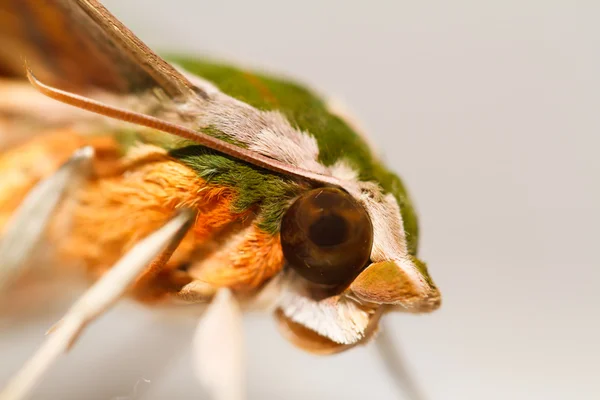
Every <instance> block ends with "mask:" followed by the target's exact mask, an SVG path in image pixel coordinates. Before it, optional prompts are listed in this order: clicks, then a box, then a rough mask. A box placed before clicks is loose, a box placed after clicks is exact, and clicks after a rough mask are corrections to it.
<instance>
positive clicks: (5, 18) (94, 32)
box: [0, 0, 201, 101]
mask: <svg viewBox="0 0 600 400" xmlns="http://www.w3.org/2000/svg"><path fill="white" fill-rule="evenodd" d="M23 57H25V58H26V59H27V62H28V63H29V64H30V65H31V68H32V69H33V70H34V71H35V73H36V76H38V77H39V78H40V79H42V80H44V81H46V82H47V83H50V84H52V85H55V86H60V87H62V88H65V89H76V88H86V87H97V88H101V89H104V90H106V91H109V92H113V93H136V92H142V91H147V90H153V89H155V88H158V89H161V90H162V91H163V92H164V93H165V94H166V95H167V96H168V97H170V98H172V99H176V100H178V101H186V100H187V99H190V98H193V97H197V96H198V94H199V91H198V89H197V88H195V87H194V85H192V84H191V83H190V82H189V81H188V79H186V78H185V77H184V76H183V75H182V74H180V73H179V72H177V71H176V70H175V69H174V68H173V67H172V66H171V65H170V64H169V63H167V62H166V61H165V60H163V59H162V58H160V57H159V56H158V55H156V54H155V53H154V52H153V51H152V50H150V49H149V48H148V47H147V46H146V45H145V44H144V43H142V41H141V40H139V39H138V38H137V37H136V36H135V35H134V34H133V33H132V32H131V31H130V30H129V29H128V28H127V27H125V26H124V25H123V24H122V23H121V22H120V21H118V20H117V19H116V18H115V17H114V16H113V15H112V14H111V13H110V12H109V11H108V10H107V9H106V8H105V7H104V6H103V5H101V4H100V3H99V2H98V1H96V0H0V75H8V76H23V75H24V72H25V70H24V67H23V60H22V58H23ZM200 94H201V93H200Z"/></svg>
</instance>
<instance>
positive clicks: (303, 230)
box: [281, 188, 373, 285]
mask: <svg viewBox="0 0 600 400" xmlns="http://www.w3.org/2000/svg"><path fill="white" fill-rule="evenodd" d="M372 245H373V226H372V225H371V219H370V218H369V215H368V214H367V211H366V210H365V209H364V207H363V206H361V205H360V204H359V203H358V202H357V201H356V200H354V198H352V196H350V195H349V194H348V193H346V192H344V191H342V190H340V189H336V188H321V189H314V190H312V191H310V192H308V193H306V194H304V195H302V196H300V197H299V198H298V199H297V200H296V201H295V202H294V203H293V204H292V206H291V207H290V208H289V209H288V210H287V212H286V213H285V215H284V216H283V220H282V222H281V246H282V248H283V254H284V256H285V258H286V259H287V261H288V262H289V263H290V265H291V266H292V268H294V269H295V270H296V272H298V273H299V274H300V275H302V276H303V277H304V278H306V279H308V280H309V281H311V282H314V283H320V284H326V285H339V284H345V283H349V282H350V281H351V280H352V279H354V278H355V277H356V276H357V275H358V274H359V273H360V271H362V269H363V268H364V267H365V265H366V264H367V261H369V256H370V255H371V246H372Z"/></svg>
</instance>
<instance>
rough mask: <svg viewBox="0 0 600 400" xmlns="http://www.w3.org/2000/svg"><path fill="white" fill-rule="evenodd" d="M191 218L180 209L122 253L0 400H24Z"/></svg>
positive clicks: (180, 235)
mask: <svg viewBox="0 0 600 400" xmlns="http://www.w3.org/2000/svg"><path fill="white" fill-rule="evenodd" d="M194 218H195V214H194V213H193V212H191V211H189V210H183V211H182V212H180V213H178V214H177V215H176V216H175V217H173V218H172V219H171V220H170V221H169V222H167V223H166V224H165V225H164V226H163V227H162V228H160V229H159V230H157V231H155V232H154V233H152V234H150V235H148V236H147V237H146V238H145V239H143V240H141V241H140V242H139V243H138V244H136V245H135V246H134V247H133V248H132V249H131V250H130V251H129V252H128V253H126V254H125V255H124V256H123V257H122V258H121V259H120V260H119V261H118V262H117V263H116V264H115V265H114V266H113V267H112V268H111V269H110V270H108V271H107V272H106V273H105V274H104V275H103V276H102V277H101V278H100V279H99V280H98V281H97V282H96V283H95V284H94V285H93V286H92V287H91V288H90V289H89V290H88V291H86V292H85V293H84V294H83V295H82V296H81V297H80V298H79V299H78V300H77V301H76V302H75V304H74V305H73V306H72V307H71V308H70V309H69V311H67V313H66V315H65V316H64V317H63V318H62V319H61V320H60V321H59V322H58V324H57V325H55V327H54V328H53V329H52V330H51V332H49V336H48V338H47V339H46V341H45V342H44V343H43V344H42V345H41V346H40V348H39V349H38V351H37V352H36V353H35V354H34V355H33V357H31V358H30V359H29V360H28V361H27V363H26V364H25V365H24V366H23V368H22V369H21V370H20V371H19V372H18V373H17V374H16V375H15V376H14V377H13V378H12V379H11V380H10V381H9V382H8V384H7V386H6V387H5V388H4V389H3V391H2V392H0V400H19V399H23V398H25V397H26V396H27V394H28V393H29V392H30V391H31V390H32V389H33V388H34V386H35V385H36V384H37V383H38V382H39V381H40V379H41V377H42V375H43V374H44V373H45V372H46V370H47V369H48V368H49V367H50V366H51V365H52V363H53V362H54V361H56V359H57V358H58V356H59V355H60V354H62V353H63V352H65V351H66V350H68V349H69V348H70V346H71V345H72V344H73V343H74V341H75V340H76V339H77V337H78V336H79V334H80V333H81V331H82V330H83V329H84V328H85V326H86V325H87V324H88V323H89V322H91V321H92V320H93V319H95V318H96V317H98V316H99V315H101V314H102V313H103V312H105V311H106V310H107V309H108V308H109V307H110V306H111V305H112V304H114V303H115V302H116V301H117V300H118V299H119V298H120V297H121V296H122V295H123V293H124V292H125V291H126V290H127V289H128V287H129V286H130V285H131V284H132V283H133V282H134V281H135V280H136V278H137V277H138V276H139V275H140V273H142V272H143V271H144V270H145V269H146V268H147V267H148V264H150V262H151V261H152V260H154V259H155V258H156V257H157V256H159V255H160V254H161V253H162V252H163V251H164V250H165V249H166V250H167V251H169V249H170V248H171V247H172V246H173V245H174V243H178V242H179V241H180V240H181V239H182V238H183V236H184V235H185V234H186V233H187V231H188V230H189V228H190V226H191V225H192V223H193V221H194Z"/></svg>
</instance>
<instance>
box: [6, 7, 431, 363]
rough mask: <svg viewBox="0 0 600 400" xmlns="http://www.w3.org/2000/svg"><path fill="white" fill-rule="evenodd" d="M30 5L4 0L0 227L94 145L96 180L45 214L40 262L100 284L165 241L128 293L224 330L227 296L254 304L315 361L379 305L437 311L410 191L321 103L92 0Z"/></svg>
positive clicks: (294, 86) (355, 331)
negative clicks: (141, 29)
mask: <svg viewBox="0 0 600 400" xmlns="http://www.w3.org/2000/svg"><path fill="white" fill-rule="evenodd" d="M33 3H34V2H30V1H23V2H18V5H17V0H4V1H0V18H2V16H6V15H16V16H18V18H17V19H16V20H14V21H18V23H17V24H13V25H6V24H5V25H2V24H0V45H2V44H3V43H4V44H9V45H10V47H11V48H15V49H20V51H21V52H22V53H23V55H24V56H25V57H26V58H27V60H28V64H27V66H26V68H24V69H23V68H21V65H20V64H18V63H16V62H15V60H14V56H13V53H11V52H4V53H2V52H0V73H2V74H4V75H5V77H4V78H2V79H1V80H0V151H1V152H0V176H1V177H2V179H0V233H1V232H5V231H7V229H6V226H9V225H10V223H11V221H12V220H11V218H12V215H13V214H15V212H16V210H18V209H19V207H20V203H21V201H24V199H26V198H27V196H28V193H31V192H32V191H34V190H33V189H34V188H35V187H37V185H40V182H42V183H43V182H45V181H47V180H52V179H55V178H54V177H56V176H57V174H58V172H57V171H59V169H60V168H61V165H64V164H65V163H66V162H68V160H69V159H70V158H71V157H72V155H73V154H74V153H75V152H76V151H78V149H81V148H82V147H86V146H87V147H88V148H90V149H92V150H93V154H94V157H93V160H92V162H91V164H92V166H91V173H90V174H88V175H87V178H86V179H85V180H84V181H82V182H79V183H78V184H77V185H73V186H75V187H72V188H70V189H69V190H68V193H66V194H65V198H64V200H63V201H62V202H61V203H60V206H59V207H58V208H57V209H56V210H55V212H54V213H53V214H52V217H51V219H50V220H49V221H48V227H47V229H46V231H45V234H44V238H45V241H47V243H48V244H49V247H50V248H51V249H52V253H51V254H50V255H48V256H47V259H46V260H45V261H46V262H47V263H48V264H52V265H54V266H56V267H57V268H78V269H84V270H85V271H86V272H87V274H88V276H89V277H90V278H91V280H92V281H95V280H97V285H100V286H102V282H103V279H109V278H110V279H113V278H112V275H111V274H113V275H114V274H117V273H116V272H115V273H113V272H112V271H113V269H111V268H112V266H114V265H117V266H119V268H122V260H127V259H128V257H132V256H131V253H132V252H134V253H135V254H137V253H136V252H138V251H139V249H140V247H139V246H138V245H137V244H139V243H140V242H142V243H143V244H144V245H143V246H142V247H141V248H142V249H144V246H148V243H154V242H153V241H152V240H150V239H152V238H156V237H159V238H161V239H160V241H158V242H157V243H161V244H163V243H168V246H167V247H165V248H164V249H163V250H162V253H160V254H161V255H160V256H159V257H157V258H156V259H155V260H154V261H153V262H152V263H151V264H150V266H149V267H148V268H147V269H146V270H145V271H144V272H143V273H141V274H135V279H134V281H133V283H132V284H131V285H129V286H128V285H124V286H123V287H129V289H128V290H127V293H128V294H129V295H131V296H132V297H134V298H136V299H138V300H142V301H144V302H147V303H150V304H155V303H161V302H170V301H175V302H177V303H181V302H185V303H206V302H210V301H211V300H212V299H213V297H216V298H217V299H220V300H219V304H220V305H219V307H220V308H221V309H224V310H228V311H227V312H228V313H229V315H230V317H231V318H232V319H231V321H233V318H234V316H233V315H234V314H235V313H236V311H235V310H237V306H231V304H229V303H228V304H224V303H223V304H221V303H222V302H225V303H227V302H232V301H238V302H240V303H242V305H248V306H250V305H253V304H254V305H256V304H259V303H260V304H262V305H263V306H264V308H266V309H267V310H269V311H273V313H274V316H275V318H276V319H277V320H278V322H279V327H280V328H281V330H282V332H283V334H284V335H285V336H286V337H287V338H288V339H290V340H291V341H292V342H293V343H294V344H296V345H298V346H299V347H301V348H303V349H305V350H308V351H312V352H315V353H320V354H330V353H335V352H339V351H343V350H346V349H349V348H351V347H353V346H355V345H358V344H361V343H365V342H366V341H367V340H368V339H369V338H371V337H372V336H373V334H374V333H375V332H376V331H377V327H378V322H379V320H380V318H381V317H382V315H383V314H384V313H385V312H386V311H390V310H401V311H407V312H416V313H420V312H429V311H433V310H435V309H436V308H438V307H439V305H440V295H439V292H438V290H437V287H436V286H435V284H434V283H433V281H432V279H431V277H430V276H429V273H428V270H427V268H426V266H425V264H424V263H423V262H421V261H420V260H419V259H418V258H417V249H418V233H419V232H418V223H417V217H416V214H415V211H414V209H413V206H412V202H411V199H410V197H409V195H408V193H407V191H406V189H405V187H404V185H403V183H402V181H401V180H400V178H399V177H398V176H397V175H396V174H394V173H393V172H391V171H390V170H388V169H387V168H386V167H385V165H384V164H383V163H382V162H381V160H380V159H379V158H378V156H377V155H376V154H375V152H374V151H373V150H372V149H371V148H370V146H369V145H368V143H367V142H366V140H365V138H364V136H363V134H362V133H360V132H359V131H358V130H357V129H356V128H355V125H354V124H352V123H351V122H350V121H349V120H348V119H346V118H344V117H343V116H341V115H339V114H338V113H336V112H335V109H334V107H332V106H331V104H330V103H328V102H327V101H326V100H325V99H324V98H323V97H321V96H320V95H318V94H316V93H315V92H314V91H312V90H311V89H308V88H306V87H305V86H303V85H300V84H298V83H295V82H293V81H290V80H287V79H283V78H278V77H274V76H271V75H267V74H265V73H261V72H254V71H249V70H245V69H242V68H238V67H235V66H231V65H227V64H224V63H219V62H213V61H208V60H204V59H198V58H188V57H173V58H170V59H169V60H170V61H165V60H164V59H162V58H160V57H158V56H157V55H156V54H154V53H153V52H152V51H151V50H150V49H149V48H147V47H146V46H145V45H144V44H143V43H142V42H141V41H140V40H139V39H138V38H136V37H135V36H134V35H133V33H132V32H131V31H129V30H128V29H127V28H126V27H125V26H123V25H122V24H121V23H120V22H119V21H118V20H116V18H114V17H113V16H112V15H111V14H110V13H109V12H108V11H107V10H106V9H105V8H104V7H102V5H100V4H99V3H98V2H97V1H95V0H72V1H70V0H54V1H50V2H48V4H45V5H44V6H43V7H40V8H38V7H35V6H34V4H33ZM11 13H12V14H11ZM50 15H52V16H53V18H55V19H57V20H60V21H61V24H53V23H49V19H48V18H49V16H50ZM14 21H13V22H14ZM0 22H2V21H1V19H0ZM22 24H25V25H26V26H27V28H28V30H24V29H20V28H19V27H20V26H21V25H22ZM60 26H70V27H72V31H71V32H70V33H71V34H70V35H66V34H65V32H64V31H63V30H61V29H59V28H60ZM21 28H22V26H21ZM24 32H25V33H27V32H35V35H30V34H24ZM40 38H44V40H40ZM50 40H52V41H54V42H55V43H59V44H60V49H61V51H60V52H56V53H53V52H50V51H48V48H47V43H48V41H50ZM82 44H85V46H82ZM82 48H89V49H88V50H89V51H88V52H87V53H86V52H82V51H81V49H82ZM90 60H96V61H95V62H90ZM29 62H30V64H29ZM100 67H103V68H104V70H103V72H104V74H102V73H101V72H99V70H98V68H100ZM25 77H27V78H28V79H29V81H30V83H31V85H30V84H29V83H27V82H26V80H25V79H24V78H25ZM44 95H45V96H47V97H45V96H44ZM55 100H58V102H56V101H55ZM60 103H64V104H60ZM73 106H74V107H73ZM38 201H43V199H38ZM173 215H177V217H173ZM192 216H193V219H192ZM174 218H175V219H174ZM188 219H189V221H188ZM174 221H175V222H174ZM175 223H177V224H179V225H177V226H179V228H178V229H180V230H181V232H183V233H181V237H180V236H178V235H179V234H178V233H177V232H179V230H177V231H173V229H172V228H169V227H171V226H172V225H173V224H175ZM167 228H169V229H171V230H169V229H167ZM165 229H166V230H165ZM165 232H167V233H165ZM169 232H170V233H169ZM157 235H158V236H157ZM169 235H170V236H169ZM173 235H174V236H173ZM0 238H1V237H0ZM148 238H150V239H148ZM12 239H14V238H12ZM156 240H158V239H156ZM158 250H160V249H153V250H152V251H153V252H152V253H151V254H154V252H157V251H158ZM147 254H148V253H146V256H147ZM134 259H136V260H138V262H143V260H145V259H146V258H145V257H134ZM139 260H141V261H139ZM0 261H2V260H0ZM143 266H144V265H142V267H143ZM139 267H140V266H139V265H138V266H136V268H139ZM115 268H116V267H115ZM134 271H137V270H134ZM0 273H2V271H1V270H0ZM132 274H133V272H131V271H129V272H127V273H124V275H123V276H124V277H126V276H128V277H129V278H127V279H130V278H131V277H132V276H133V275H132ZM117 276H119V275H118V274H117ZM115 279H116V278H115ZM123 279H125V278H123ZM94 287H95V286H94ZM94 287H93V288H92V289H91V290H94ZM221 293H226V294H221ZM120 295H121V293H120V292H115V293H111V294H110V296H113V297H114V296H120ZM106 296H108V297H106V298H105V299H104V300H103V302H101V304H109V303H110V302H111V301H112V299H113V297H110V296H109V295H108V294H107V295H106ZM109 300H110V301H109ZM215 307H216V306H215ZM97 312H98V311H97V310H94V311H93V312H90V313H91V314H90V315H87V314H86V317H85V318H83V319H81V320H80V321H79V322H80V323H81V324H82V326H83V325H85V324H86V323H87V322H88V320H90V319H92V318H93V317H94V316H95V315H96V313H97ZM208 315H212V316H214V315H218V313H215V312H212V313H208ZM211 318H215V317H211ZM79 322H78V323H79ZM209 322H210V323H208V322H207V323H208V325H209V326H212V325H211V324H212V323H213V322H214V321H209ZM233 325H235V323H233V322H232V326H233ZM74 326H75V325H74ZM201 336H202V337H204V336H205V335H204V334H203V335H201ZM71 340H74V339H73V338H71ZM209 347H210V346H209Z"/></svg>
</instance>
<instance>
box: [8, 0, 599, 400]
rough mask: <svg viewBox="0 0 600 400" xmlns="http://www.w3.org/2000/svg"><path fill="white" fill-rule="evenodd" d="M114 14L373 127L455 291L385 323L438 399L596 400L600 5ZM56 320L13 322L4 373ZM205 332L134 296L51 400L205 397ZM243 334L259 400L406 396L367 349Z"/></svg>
mask: <svg viewBox="0 0 600 400" xmlns="http://www.w3.org/2000/svg"><path fill="white" fill-rule="evenodd" d="M105 4H106V5H107V7H108V8H109V9H110V10H111V11H113V12H114V13H115V14H116V15H117V16H118V17H119V18H121V19H122V20H123V22H124V23H125V24H126V25H128V26H129V27H130V28H131V29H132V30H133V31H134V32H136V33H137V34H138V35H139V36H140V37H141V38H142V39H143V40H145V41H146V42H147V43H148V44H149V45H150V46H151V47H153V48H155V49H157V50H161V49H167V50H170V51H172V50H173V49H176V50H182V51H186V52H189V53H194V54H199V55H212V56H216V57H218V58H224V59H228V60H233V61H240V62H243V63H246V64H248V65H250V66H257V67H264V68H266V69H267V70H271V71H275V72H282V73H284V74H286V75H289V76H296V77H298V78H299V79H300V80H303V81H305V82H307V83H308V84H310V85H311V86H314V87H315V88H318V89H319V90H321V91H323V92H325V93H330V94H333V95H336V96H337V97H339V98H341V99H342V100H344V102H345V103H346V104H347V105H348V106H349V108H350V109H351V110H353V111H354V112H355V114H356V115H357V116H358V117H359V118H360V120H361V121H362V122H363V125H365V127H366V128H367V130H368V132H369V133H370V135H371V136H372V139H373V142H374V143H375V144H376V145H377V147H378V148H380V149H383V153H384V154H385V159H386V160H387V162H388V164H389V165H390V166H391V167H392V168H393V169H394V170H396V171H397V172H398V173H400V175H401V176H402V177H403V178H404V180H405V181H406V183H407V185H408V186H409V189H410V190H411V193H412V195H413V197H414V199H415V201H416V204H417V207H418V211H419V214H420V216H421V226H422V240H421V253H420V254H421V256H422V258H423V259H425V260H426V261H427V262H428V263H429V266H430V271H431V273H432V275H433V278H434V279H435V281H436V282H437V284H438V285H439V287H440V289H441V291H442V294H443V300H444V304H443V307H442V308H441V310H439V311H438V312H436V313H434V314H431V315H424V316H408V315H398V314H395V315H388V317H387V318H386V321H387V322H389V323H390V325H392V327H393V328H394V334H395V335H396V338H397V340H398V343H400V344H401V345H402V347H403V349H404V353H405V355H406V357H407V358H408V360H409V362H410V364H411V365H412V368H413V370H414V373H415V375H416V377H417V379H418V380H419V382H420V383H421V386H422V387H423V389H424V391H425V392H426V393H427V394H428V396H429V398H430V399H435V400H445V399H460V400H468V399H544V400H550V399H598V398H600V365H599V359H600V344H599V343H598V340H599V339H600V312H599V308H600V290H599V289H598V285H599V281H600V256H599V255H598V247H599V239H600V235H599V230H600V229H599V227H600V211H599V208H600V207H599V206H600V161H599V155H598V154H599V152H600V114H599V111H600V78H599V74H600V50H599V48H600V47H599V46H600V28H599V26H600V25H598V21H599V20H600V18H599V17H600V3H598V2H597V1H593V0H590V1H583V0H582V1H566V0H563V1H534V0H526V1H487V2H482V1H466V0H456V1H431V2H427V1H405V0H395V1H392V0H390V1H379V0H371V1H350V0H347V1H335V0H305V1H295V2H291V1H277V0H254V1H197V0H187V1H184V0H180V1H175V0H171V1H147V0H146V1H144V0H135V1H134V0H127V1H122V0H110V1H109V0H106V1H105ZM58 308H60V307H58ZM63 309H64V308H63ZM57 315H58V314H53V315H46V316H44V317H41V318H37V319H32V320H28V321H26V322H23V321H15V322H12V323H11V322H10V321H8V322H6V321H3V325H2V329H3V331H2V332H3V337H4V338H8V339H9V340H4V339H3V340H2V341H1V342H0V359H1V360H2V361H1V362H0V379H1V381H4V380H5V379H6V377H7V376H8V375H9V373H10V372H11V371H14V370H15V369H16V368H17V366H18V365H19V364H20V362H22V361H23V360H24V359H25V357H26V356H27V355H28V354H30V353H31V352H32V351H33V349H34V348H35V346H36V345H37V344H39V343H40V341H41V338H42V336H41V335H42V334H43V332H44V330H45V329H46V328H47V327H49V326H50V325H51V324H52V323H53V322H54V321H55V320H56V318H57ZM193 322H194V321H189V320H185V321H184V322H182V321H179V320H176V319H174V320H173V321H171V322H170V323H169V322H168V321H167V322H165V320H164V319H159V318H158V317H156V316H155V315H154V314H153V313H152V312H150V311H148V310H145V309H143V308H141V307H139V306H136V305H132V304H124V305H122V306H120V307H119V308H118V309H117V310H115V311H114V312H111V313H110V314H109V315H108V316H106V317H104V318H102V319H101V320H100V321H99V322H98V323H95V324H94V325H92V326H91V327H90V329H89V330H88V331H86V333H85V334H84V335H83V337H82V339H81V341H80V342H79V343H78V344H77V346H76V347H75V349H74V351H73V352H72V353H70V354H69V355H68V356H67V357H64V358H63V359H62V360H61V362H60V363H59V365H58V367H57V368H56V369H55V370H54V371H53V372H52V373H51V374H50V375H49V376H48V377H47V379H46V380H45V381H44V383H43V385H42V386H41V387H40V388H39V390H38V391H37V392H36V395H35V398H37V399H47V398H52V399H117V398H127V399H131V398H143V399H193V398H205V397H203V396H202V392H201V391H200V389H199V388H198V385H197V383H196V382H195V380H194V378H193V374H192V371H191V367H190V357H189V349H190V339H191V334H192V328H193ZM11 324H15V325H14V326H11ZM246 334H247V335H246V337H247V345H248V373H249V378H248V381H249V382H248V386H249V388H248V391H249V396H250V398H251V399H257V400H259V399H260V400H263V399H264V400H267V399H293V400H301V399H311V400H317V399H338V398H340V399H342V398H343V399H346V400H350V399H381V400H388V399H395V398H397V394H396V393H395V392H394V389H393V386H392V385H391V384H390V381H389V379H388V378H387V376H386V375H385V373H384V370H383V369H382V367H381V365H380V363H379V362H378V360H377V359H376V356H375V355H376V353H375V352H374V351H373V349H371V348H369V347H366V348H359V349H355V350H352V351H350V352H348V353H345V354H342V355H339V356H334V357H330V358H320V357H315V356H311V355H308V354H304V353H302V352H301V351H299V350H296V349H295V348H293V347H291V346H290V345H288V344H287V343H286V342H285V341H284V339H282V338H281V337H280V336H279V334H278V332H277V331H276V329H275V326H274V324H273V323H272V322H271V321H270V319H269V318H268V317H266V316H264V317H258V316H251V317H249V318H248V320H247V324H246ZM157 366H160V367H161V368H160V369H158V368H157ZM144 379H146V380H149V382H147V381H145V380H144ZM136 384H137V387H136V389H135V390H134V386H136ZM119 396H124V397H119ZM126 396H129V397H126Z"/></svg>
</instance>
